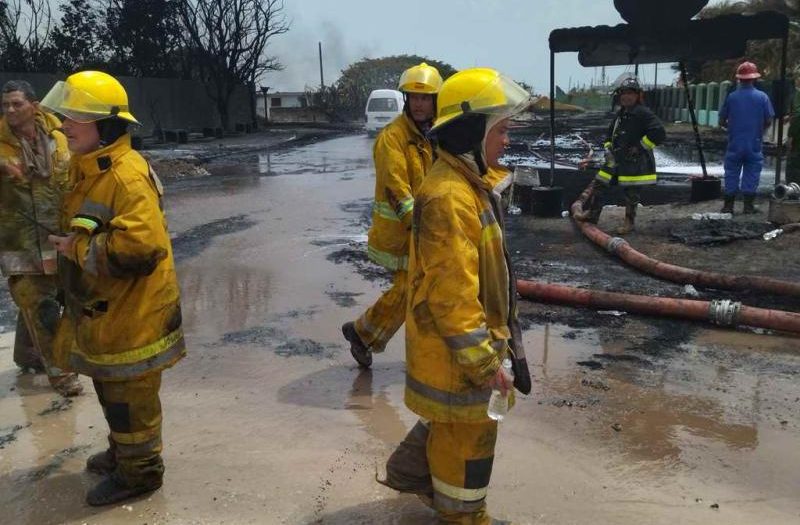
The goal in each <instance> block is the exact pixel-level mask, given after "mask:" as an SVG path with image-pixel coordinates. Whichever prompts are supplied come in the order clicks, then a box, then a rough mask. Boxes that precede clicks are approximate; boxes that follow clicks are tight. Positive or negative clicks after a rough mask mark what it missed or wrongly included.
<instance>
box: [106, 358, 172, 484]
mask: <svg viewBox="0 0 800 525" xmlns="http://www.w3.org/2000/svg"><path fill="white" fill-rule="evenodd" d="M160 387H161V372H155V373H150V374H147V375H145V376H143V377H141V378H138V379H134V380H128V381H98V380H96V379H95V380H94V389H95V391H96V392H97V398H98V400H99V401H100V405H102V407H103V414H104V415H105V416H106V421H108V426H109V429H110V431H111V432H110V434H109V438H108V441H109V444H110V448H111V451H112V452H113V453H114V456H115V458H116V460H117V472H118V473H119V474H121V475H122V478H123V479H124V480H125V482H126V484H127V485H128V486H131V487H134V486H142V485H144V486H156V485H160V484H161V479H162V477H163V475H164V463H163V461H162V460H161V400H160V399H159V397H158V391H159V389H160Z"/></svg>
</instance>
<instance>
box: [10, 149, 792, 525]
mask: <svg viewBox="0 0 800 525" xmlns="http://www.w3.org/2000/svg"><path fill="white" fill-rule="evenodd" d="M370 156H371V141H370V140H369V139H367V138H366V137H364V136H349V137H343V138H337V139H333V140H328V141H324V142H319V143H316V144H311V145H306V146H303V147H301V148H296V149H288V150H284V151H279V152H275V153H270V154H267V153H264V154H261V155H252V154H248V155H245V156H242V157H241V158H230V157H229V158H225V159H218V160H216V161H214V162H213V163H212V164H211V165H210V166H209V169H210V171H212V173H214V174H215V175H216V176H215V177H211V178H206V179H202V180H185V181H181V182H177V183H173V184H170V185H169V186H168V187H167V192H168V197H167V209H168V215H169V221H170V230H171V232H172V235H173V242H174V246H175V252H176V259H177V261H178V272H179V277H180V282H181V287H182V294H183V295H182V301H183V308H184V320H185V325H184V326H185V330H186V332H187V340H188V346H189V352H190V353H189V356H188V357H187V358H186V359H185V360H184V361H182V362H181V363H179V364H178V365H177V366H176V367H175V368H174V369H172V370H170V371H168V372H167V373H166V374H165V376H164V386H163V387H162V393H163V395H162V402H163V405H164V411H165V416H164V417H165V419H164V421H165V427H164V456H165V463H166V467H167V474H166V480H165V485H164V487H163V488H162V489H161V490H160V491H158V492H157V493H155V494H153V495H151V496H149V497H145V498H142V499H139V500H136V501H133V502H131V503H130V504H129V505H126V506H119V507H113V508H109V509H100V510H97V509H91V508H89V507H87V506H86V505H85V504H83V502H82V500H83V494H84V492H85V490H86V489H87V488H88V487H90V486H91V485H92V484H93V483H94V482H96V481H97V479H96V478H95V477H93V476H92V475H90V474H87V473H85V472H84V471H83V462H84V461H85V458H86V457H87V456H88V455H89V454H90V453H92V452H94V451H95V450H99V449H100V448H101V447H102V446H103V443H104V439H105V423H104V420H103V418H102V414H101V413H100V410H99V406H98V405H97V400H96V397H95V395H94V394H93V393H87V394H85V395H84V396H81V397H80V398H78V399H76V400H75V401H72V402H63V401H60V400H59V399H58V397H57V396H55V395H54V394H52V393H51V392H50V391H49V389H48V388H47V387H46V386H45V385H43V383H42V378H41V377H38V376H36V377H34V376H30V375H22V376H20V375H18V374H17V371H16V370H15V369H14V367H13V364H12V362H11V349H10V345H11V338H10V334H9V333H6V334H5V335H2V336H0V508H2V509H3V519H2V520H0V521H2V522H3V523H6V522H8V523H21V524H37V525H38V524H56V523H70V524H73V523H74V524H82V523H87V524H90V523H111V524H129V523H130V524H134V523H137V524H140V523H151V524H152V523H170V524H178V523H180V524H183V523H203V524H205V523H259V524H260V523H267V524H272V523H275V524H283V523H286V524H293V523H332V524H354V523H357V524H419V523H429V522H431V514H430V513H429V511H428V510H427V509H425V507H423V506H422V505H421V504H420V503H419V502H418V501H417V500H416V499H415V498H411V497H404V496H397V495H395V494H394V493H393V492H392V491H390V490H388V489H385V488H383V487H381V486H380V485H378V484H376V483H375V482H374V480H373V478H374V476H375V472H376V470H379V469H380V467H381V465H382V463H383V461H385V459H386V457H388V454H389V453H390V452H391V450H392V448H393V446H394V445H395V444H396V443H397V442H398V441H399V440H400V439H401V438H402V436H403V435H404V433H405V431H406V429H407V428H409V427H410V426H411V425H412V424H413V422H414V420H415V418H414V416H413V415H412V414H411V413H409V411H408V410H407V409H405V407H404V406H403V403H402V381H403V363H402V360H403V355H402V334H398V336H397V337H396V338H395V339H394V340H393V341H392V343H391V344H390V346H389V348H388V349H387V352H386V353H385V354H384V355H382V356H378V357H376V362H375V366H374V369H373V371H372V372H360V371H359V370H358V369H357V368H356V367H355V366H354V364H353V363H352V360H351V358H350V356H349V353H348V352H347V351H346V348H345V346H344V344H343V342H342V340H341V335H340V332H339V326H340V325H341V323H342V322H344V321H346V320H350V319H352V318H353V317H355V316H356V315H357V314H358V313H359V312H360V311H361V310H362V309H363V308H365V307H366V306H368V305H369V304H370V303H371V301H373V300H374V298H376V297H377V294H378V293H379V290H380V287H381V286H382V285H383V284H384V283H385V279H384V274H383V273H382V272H381V271H380V270H379V269H377V268H375V267H374V266H372V265H370V264H369V263H368V262H366V260H365V257H364V251H365V244H364V242H365V234H366V230H367V227H368V214H369V206H370V197H371V195H372V185H373V182H374V178H373V175H372V166H371V160H370ZM512 222H513V221H512ZM511 226H512V231H513V235H515V236H517V237H516V240H515V242H517V243H518V244H521V245H522V244H524V245H527V246H531V247H535V246H536V242H537V237H536V229H537V225H536V223H535V222H533V223H531V224H528V223H526V222H525V221H519V222H518V223H517V224H512V225H511ZM560 235H564V234H563V233H561V234H560ZM529 238H530V240H528V239H529ZM518 251H519V252H520V253H519V254H517V258H518V259H517V262H518V264H520V266H521V267H522V268H523V269H525V270H526V271H527V272H528V275H526V276H527V277H535V276H536V274H537V272H539V271H540V270H541V267H542V266H543V265H544V266H547V265H548V264H550V265H551V264H552V263H554V262H555V263H557V262H558V260H557V259H558V255H553V254H552V253H551V254H550V258H551V260H544V259H542V258H541V257H539V256H537V255H536V250H535V249H533V248H532V251H530V252H525V251H524V250H522V249H520V250H518ZM548 253H549V252H548ZM557 268H558V267H557ZM558 269H559V270H563V272H562V273H561V276H562V278H564V279H565V280H568V279H574V278H575V276H576V275H577V276H578V277H580V275H582V274H584V275H585V274H586V273H587V272H588V271H589V269H588V268H586V267H583V266H581V265H580V264H565V265H564V266H563V268H558ZM552 275H555V274H552ZM578 280H579V279H578ZM523 309H524V314H525V319H526V322H527V326H528V329H527V330H526V332H525V336H524V338H525V342H526V346H527V348H528V353H529V360H530V361H531V363H532V365H533V367H532V368H533V372H534V376H535V386H534V392H533V393H532V395H531V396H527V397H524V398H522V399H521V400H520V402H519V403H518V406H517V408H515V410H514V411H513V413H512V415H511V416H509V418H508V421H506V422H504V423H503V426H502V428H501V433H500V439H499V444H498V450H497V459H496V463H495V471H494V475H493V479H492V487H491V489H490V496H489V504H490V508H491V509H493V510H494V511H495V513H496V514H497V515H498V516H502V517H506V518H512V519H514V520H515V523H521V524H525V523H537V524H538V523H546V524H556V523H558V524H564V523H576V524H577V523H580V524H584V523H593V524H595V523H596V524H606V523H608V524H612V523H614V524H620V523H621V524H640V523H664V524H666V523H670V524H671V523H676V522H677V523H697V524H700V523H702V524H706V523H719V524H723V523H724V524H750V523H770V524H772V523H774V524H783V523H786V524H788V523H797V522H798V520H800V502H799V501H798V499H797V494H799V493H800V474H798V472H800V447H797V443H798V438H800V418H798V413H799V412H800V383H798V376H799V375H800V374H799V372H800V357H798V356H800V352H798V350H800V344H798V341H797V339H796V338H792V337H778V336H769V335H763V334H756V333H749V332H733V331H726V330H721V329H708V328H706V327H703V326H697V325H691V326H688V327H687V326H686V325H685V324H682V323H678V322H665V321H659V320H652V319H643V318H639V317H636V316H626V315H618V314H616V313H614V312H609V313H603V314H594V313H587V312H575V311H573V312H572V313H571V314H564V313H563V311H561V313H559V310H558V309H556V308H551V307H532V306H530V305H527V306H524V308H523ZM84 384H85V386H86V387H87V388H88V389H91V387H90V383H89V382H88V381H85V383H84Z"/></svg>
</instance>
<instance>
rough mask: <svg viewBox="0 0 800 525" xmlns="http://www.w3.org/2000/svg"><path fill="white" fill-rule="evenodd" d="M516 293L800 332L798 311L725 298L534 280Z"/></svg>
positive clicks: (599, 307)
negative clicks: (673, 295) (660, 294)
mask: <svg viewBox="0 0 800 525" xmlns="http://www.w3.org/2000/svg"><path fill="white" fill-rule="evenodd" d="M517 291H518V292H519V294H520V295H521V296H522V297H524V298H526V299H531V300H534V301H541V302H547V303H558V304H566V305H570V306H582V307H586V308H593V309H597V310H623V311H626V312H630V313H640V314H648V315H658V316H661V317H677V318H682V319H692V320H696V321H708V322H711V323H714V324H717V325H719V326H728V327H733V326H739V325H744V326H752V327H757V328H766V329H769V330H780V331H784V332H794V333H797V334H800V314H796V313H793V312H784V311H781V310H767V309H764V308H755V307H752V306H745V305H743V304H742V303H739V302H736V301H731V300H728V299H722V300H716V301H698V300H694V299H674V298H669V297H649V296H644V295H634V294H625V293H615V292H602V291H597V290H587V289H583V288H575V287H572V286H564V285H561V284H545V283H539V282H534V281H525V280H521V279H520V280H518V281H517Z"/></svg>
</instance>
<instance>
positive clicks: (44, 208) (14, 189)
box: [0, 111, 69, 275]
mask: <svg viewBox="0 0 800 525" xmlns="http://www.w3.org/2000/svg"><path fill="white" fill-rule="evenodd" d="M35 119H36V127H37V130H40V131H41V132H42V133H43V135H44V136H45V137H46V144H45V147H46V150H47V153H48V156H47V160H48V166H47V168H48V173H47V177H41V176H36V175H33V174H32V173H30V172H29V171H28V170H27V168H26V167H25V166H24V162H23V155H22V147H21V145H20V142H19V139H17V137H16V136H15V135H14V133H12V132H11V129H10V128H9V127H8V123H7V122H6V120H5V119H4V118H0V163H10V164H14V165H17V166H20V167H21V168H22V171H23V175H24V176H25V178H26V180H24V181H19V180H16V179H12V178H11V177H9V176H7V175H0V271H1V272H2V273H3V274H4V275H19V274H55V273H56V251H55V250H54V249H53V246H52V245H51V244H50V243H49V242H48V241H47V235H48V232H47V230H45V229H43V228H40V227H37V226H36V225H35V224H34V223H33V222H31V220H30V219H33V220H36V221H38V222H40V223H42V225H44V226H45V227H46V228H48V229H50V230H53V231H55V230H57V229H58V221H59V215H60V212H61V197H62V195H63V194H64V192H65V191H66V190H67V189H68V188H69V174H68V172H69V150H68V149H67V139H66V137H64V135H63V134H62V133H61V132H60V131H58V130H59V128H60V127H61V122H59V120H58V119H57V118H56V117H55V116H54V115H52V114H50V113H45V112H43V111H38V112H37V113H36V116H35ZM17 210H19V211H20V212H22V213H24V214H25V215H27V216H28V217H29V219H26V218H25V217H23V216H22V215H20V214H19V213H18V211H17Z"/></svg>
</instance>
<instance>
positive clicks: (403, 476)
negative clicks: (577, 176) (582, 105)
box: [385, 68, 530, 525]
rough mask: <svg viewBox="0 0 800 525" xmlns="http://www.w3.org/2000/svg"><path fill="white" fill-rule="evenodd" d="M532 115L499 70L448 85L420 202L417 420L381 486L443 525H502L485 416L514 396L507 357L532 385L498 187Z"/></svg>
mask: <svg viewBox="0 0 800 525" xmlns="http://www.w3.org/2000/svg"><path fill="white" fill-rule="evenodd" d="M528 104H529V95H528V93H527V92H526V91H525V90H524V89H522V88H521V87H520V86H518V85H517V84H515V83H514V82H513V81H511V80H509V79H507V78H506V77H504V76H502V75H500V74H499V73H498V72H497V71H494V70H492V69H486V68H475V69H468V70H464V71H461V72H459V73H457V74H455V75H453V76H452V77H451V78H450V79H448V80H447V81H446V82H445V83H444V85H443V86H442V90H441V92H440V94H439V101H438V112H437V119H436V121H435V123H434V126H433V129H432V133H434V134H435V135H436V138H437V141H438V144H439V149H438V150H437V160H436V162H435V163H434V165H433V168H432V169H431V172H430V173H429V174H428V176H427V177H426V179H425V180H424V181H423V183H422V186H421V188H420V190H419V192H418V193H417V197H416V204H415V208H414V223H413V230H412V232H413V233H412V239H411V251H410V259H409V278H408V279H409V291H408V296H409V297H408V310H407V315H406V323H407V324H406V362H407V373H406V387H405V402H406V405H407V406H408V407H409V408H410V409H411V410H412V411H413V412H414V413H416V414H417V415H419V416H420V418H421V419H420V421H419V422H418V423H417V425H416V426H415V427H414V428H413V429H412V430H411V432H410V433H409V434H408V436H407V437H406V439H405V440H404V441H403V443H401V445H400V446H399V447H398V449H397V450H396V451H395V452H394V454H392V456H391V457H390V459H389V461H388V463H387V479H386V481H385V484H386V485H388V486H390V487H392V488H395V489H397V490H400V491H402V492H410V493H415V494H420V495H422V496H427V497H429V498H431V500H432V505H433V507H434V508H435V509H436V511H437V513H438V517H439V522H440V523H453V524H465V525H466V524H469V525H488V524H492V523H506V522H503V521H499V520H493V519H492V518H491V517H490V516H489V514H488V512H487V510H486V502H485V498H486V494H487V489H488V485H489V479H490V476H491V472H492V463H493V460H494V449H495V443H496V438H497V422H496V421H494V420H492V419H490V418H489V417H488V415H487V405H488V401H489V397H490V395H491V391H492V388H498V389H500V390H501V391H503V392H508V394H509V395H510V394H511V390H512V382H513V379H512V378H510V377H509V375H508V374H507V373H506V372H505V370H504V369H503V368H502V367H501V362H502V361H503V359H504V358H505V357H507V356H508V355H509V354H510V353H512V352H513V354H515V355H516V357H517V361H516V364H515V372H516V375H517V376H518V377H519V380H520V383H519V385H518V386H519V388H520V389H521V390H522V391H524V392H526V393H527V392H528V391H529V389H530V383H529V382H530V374H529V373H528V370H527V364H526V363H525V360H524V350H523V348H522V342H521V340H520V337H519V336H520V331H519V326H518V324H517V319H516V305H515V293H516V291H515V286H514V282H515V281H514V276H513V271H512V269H511V264H510V260H509V258H508V253H507V250H506V248H505V241H504V232H503V227H502V220H503V218H502V212H501V209H500V203H499V199H498V198H497V196H496V195H495V193H494V192H493V191H492V186H493V184H494V183H495V182H496V179H497V177H498V176H499V174H498V173H497V171H496V170H502V169H503V167H502V166H501V165H500V164H499V162H498V159H499V157H500V156H501V155H502V152H503V150H504V148H505V146H506V145H507V143H508V135H507V132H508V125H509V118H510V117H511V116H513V115H515V114H516V113H518V112H520V111H522V110H524V109H525V108H526V107H527V106H528ZM490 170H494V171H493V172H492V173H491V175H490ZM509 401H510V402H511V403H513V396H511V398H510V399H509Z"/></svg>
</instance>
